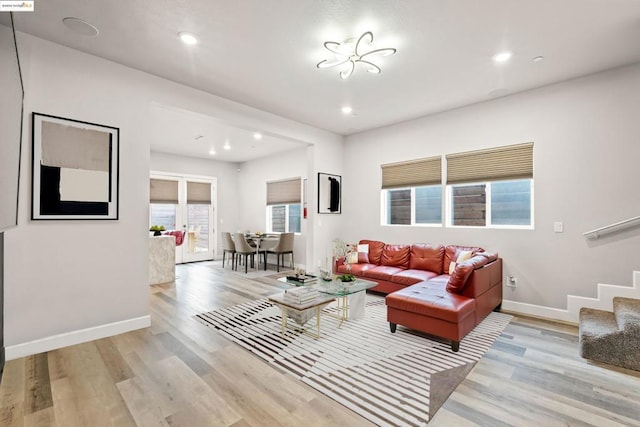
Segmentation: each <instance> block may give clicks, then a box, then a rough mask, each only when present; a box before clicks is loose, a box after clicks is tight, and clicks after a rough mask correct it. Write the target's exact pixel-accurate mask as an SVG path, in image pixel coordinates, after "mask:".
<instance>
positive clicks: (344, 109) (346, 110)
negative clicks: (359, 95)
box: [341, 105, 353, 114]
mask: <svg viewBox="0 0 640 427" xmlns="http://www.w3.org/2000/svg"><path fill="white" fill-rule="evenodd" d="M341 111H342V114H350V113H351V112H352V111H353V108H351V107H349V106H348V105H345V106H344V107H342V109H341Z"/></svg>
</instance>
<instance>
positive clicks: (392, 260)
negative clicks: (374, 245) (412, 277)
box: [380, 245, 411, 270]
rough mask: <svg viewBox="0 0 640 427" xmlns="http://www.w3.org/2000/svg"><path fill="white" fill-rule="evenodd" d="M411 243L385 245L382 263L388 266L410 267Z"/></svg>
mask: <svg viewBox="0 0 640 427" xmlns="http://www.w3.org/2000/svg"><path fill="white" fill-rule="evenodd" d="M410 249H411V246H409V245H384V249H383V250H382V260H381V261H380V265H385V266H388V267H400V268H402V269H405V270H406V269H407V268H409V251H410Z"/></svg>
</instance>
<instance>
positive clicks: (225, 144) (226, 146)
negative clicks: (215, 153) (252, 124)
mask: <svg viewBox="0 0 640 427" xmlns="http://www.w3.org/2000/svg"><path fill="white" fill-rule="evenodd" d="M222 148H224V149H225V150H231V145H229V141H225V143H224V145H223V146H222Z"/></svg>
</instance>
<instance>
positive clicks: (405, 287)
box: [336, 240, 502, 351]
mask: <svg viewBox="0 0 640 427" xmlns="http://www.w3.org/2000/svg"><path fill="white" fill-rule="evenodd" d="M360 244H366V245H369V252H368V253H367V254H364V253H360V254H358V255H359V257H358V258H359V259H358V261H359V262H358V263H356V264H345V262H344V260H339V261H338V262H337V265H336V269H337V271H338V272H339V273H343V274H344V273H351V274H353V275H354V276H356V277H361V278H363V279H367V280H371V281H374V282H377V283H378V286H376V287H375V288H372V289H371V290H372V291H376V292H380V293H384V294H387V296H386V298H385V302H386V305H387V320H388V322H389V326H390V329H391V332H395V330H396V325H402V326H406V327H408V328H411V329H415V330H418V331H421V332H425V333H428V334H431V335H435V336H438V337H442V338H445V339H448V340H451V348H452V350H453V351H458V349H459V347H460V341H461V340H462V338H463V337H464V336H465V335H466V334H467V333H469V332H470V331H471V330H472V329H473V328H474V327H475V326H476V325H477V324H479V323H480V322H481V321H482V320H483V319H484V318H485V317H486V316H487V315H488V314H489V313H491V311H493V310H494V309H496V308H499V307H500V305H501V304H502V259H501V258H499V257H498V255H497V254H490V253H487V252H484V250H483V249H482V248H478V247H468V246H456V245H450V246H446V247H445V246H443V245H437V246H433V245H429V244H412V245H389V244H385V243H384V242H380V241H377V240H361V241H360ZM461 251H471V252H472V257H471V258H470V259H469V260H466V261H463V262H460V263H457V264H456V265H455V270H454V271H453V272H452V274H451V275H449V266H450V264H451V262H456V260H457V259H458V256H459V254H460V252H461Z"/></svg>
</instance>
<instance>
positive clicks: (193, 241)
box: [183, 178, 214, 262]
mask: <svg viewBox="0 0 640 427" xmlns="http://www.w3.org/2000/svg"><path fill="white" fill-rule="evenodd" d="M184 188H185V190H186V191H185V193H186V203H185V206H184V210H185V211H184V218H186V224H185V225H184V228H185V231H186V245H183V246H184V248H183V261H184V262H191V261H204V260H209V259H213V248H214V245H213V244H212V243H213V242H212V240H213V227H212V226H211V225H212V224H213V204H212V202H211V200H212V197H211V195H212V190H213V183H212V181H211V180H200V179H198V180H195V179H189V178H188V179H186V180H185V186H184Z"/></svg>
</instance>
